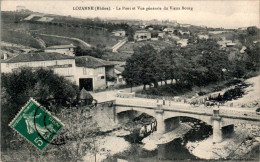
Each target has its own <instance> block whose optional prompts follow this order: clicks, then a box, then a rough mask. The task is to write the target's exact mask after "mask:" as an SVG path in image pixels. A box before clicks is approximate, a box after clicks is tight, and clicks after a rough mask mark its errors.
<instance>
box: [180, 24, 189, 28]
mask: <svg viewBox="0 0 260 162" xmlns="http://www.w3.org/2000/svg"><path fill="white" fill-rule="evenodd" d="M180 26H181V27H184V28H189V27H191V24H181V25H180Z"/></svg>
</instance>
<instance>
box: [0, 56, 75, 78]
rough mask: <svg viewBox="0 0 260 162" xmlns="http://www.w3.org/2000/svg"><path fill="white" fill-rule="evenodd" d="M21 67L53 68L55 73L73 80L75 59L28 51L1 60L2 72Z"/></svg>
mask: <svg viewBox="0 0 260 162" xmlns="http://www.w3.org/2000/svg"><path fill="white" fill-rule="evenodd" d="M22 67H30V68H32V69H37V68H41V67H43V68H48V69H53V70H54V72H55V73H56V74H59V75H61V76H64V77H65V78H67V79H69V80H71V81H74V77H73V75H74V69H75V59H74V57H71V56H66V55H62V54H58V53H44V52H39V53H30V54H19V55H17V56H15V57H12V58H9V59H6V60H2V62H1V71H2V73H10V72H13V71H15V70H19V69H20V68H22Z"/></svg>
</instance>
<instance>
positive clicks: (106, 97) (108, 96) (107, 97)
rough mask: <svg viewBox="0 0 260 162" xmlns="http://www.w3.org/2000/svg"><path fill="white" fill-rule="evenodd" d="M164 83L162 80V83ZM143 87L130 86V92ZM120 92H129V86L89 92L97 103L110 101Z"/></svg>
mask: <svg viewBox="0 0 260 162" xmlns="http://www.w3.org/2000/svg"><path fill="white" fill-rule="evenodd" d="M170 82H171V81H170V80H168V81H167V83H168V84H170ZM158 84H159V85H161V82H158ZM164 84H165V83H164V82H163V83H162V85H164ZM142 89H143V85H141V86H136V87H132V92H137V91H140V90H142ZM118 91H120V92H131V88H123V89H117V90H108V91H103V92H97V93H91V95H92V96H93V97H94V99H96V100H97V101H98V102H99V103H100V102H105V101H111V100H114V99H115V97H116V94H117V93H118Z"/></svg>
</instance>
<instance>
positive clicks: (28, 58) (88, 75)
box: [1, 52, 116, 91]
mask: <svg viewBox="0 0 260 162" xmlns="http://www.w3.org/2000/svg"><path fill="white" fill-rule="evenodd" d="M22 67H29V68H31V69H37V68H46V69H52V70H53V71H54V72H55V73H56V74H58V75H61V76H64V77H65V78H67V79H68V80H70V81H71V82H73V83H75V84H76V85H78V86H79V88H80V89H82V88H83V87H84V88H85V89H86V90H88V91H93V90H97V89H104V88H106V86H107V85H106V84H107V81H109V80H111V79H113V77H115V78H116V74H115V72H114V64H112V63H111V62H109V61H105V60H101V59H97V58H94V57H90V56H81V57H76V58H75V57H72V56H67V55H64V54H59V53H44V52H39V53H31V54H19V55H17V56H15V57H12V58H10V59H6V60H2V62H1V70H2V73H10V72H13V71H15V70H19V69H20V68H22Z"/></svg>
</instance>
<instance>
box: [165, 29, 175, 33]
mask: <svg viewBox="0 0 260 162" xmlns="http://www.w3.org/2000/svg"><path fill="white" fill-rule="evenodd" d="M163 31H164V32H165V33H169V34H173V33H174V29H173V28H165V29H163Z"/></svg>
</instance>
